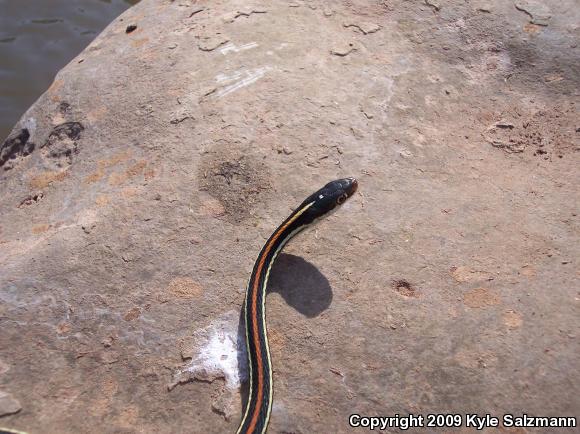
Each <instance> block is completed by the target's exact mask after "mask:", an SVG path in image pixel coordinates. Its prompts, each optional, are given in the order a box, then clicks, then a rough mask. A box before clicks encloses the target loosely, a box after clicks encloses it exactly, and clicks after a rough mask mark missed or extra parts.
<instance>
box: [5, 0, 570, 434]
mask: <svg viewBox="0 0 580 434" xmlns="http://www.w3.org/2000/svg"><path fill="white" fill-rule="evenodd" d="M545 3H546V8H549V10H550V16H551V18H550V20H549V23H543V24H548V26H547V27H546V26H537V25H534V24H530V23H529V21H530V20H529V16H528V15H526V14H525V13H523V12H522V11H520V10H518V9H516V7H514V4H513V3H511V2H504V1H499V0H496V1H487V2H485V5H483V6H482V3H481V2H479V3H478V4H471V3H470V2H464V1H459V0H456V1H447V2H420V1H415V2H409V1H388V2H382V1H380V2H379V1H376V2H374V1H363V0H357V1H354V2H353V1H349V2H322V1H295V2H286V1H274V2H264V3H254V2H250V1H229V2H225V1H212V2H210V1H197V2H193V1H187V0H179V1H168V0H164V1H151V0H149V1H147V0H144V1H142V2H141V3H140V4H138V5H137V6H135V7H133V8H131V9H130V10H128V11H127V12H126V13H125V14H123V15H122V16H121V17H119V18H118V19H117V20H115V22H113V23H112V24H111V25H110V26H109V27H108V28H107V29H106V30H105V31H104V32H103V33H102V34H101V35H100V36H99V37H98V38H97V39H96V40H95V41H94V42H93V43H92V44H91V45H90V46H89V47H87V49H86V50H85V51H84V52H82V53H81V54H80V55H79V56H78V57H77V58H76V59H74V60H73V61H72V62H71V63H70V64H69V65H68V66H67V67H66V68H64V69H63V70H62V71H61V72H60V73H59V74H58V76H57V77H56V79H55V81H54V84H53V85H52V86H51V87H50V89H49V90H48V91H47V92H46V93H45V94H44V95H43V96H42V97H41V98H40V99H39V101H38V102H37V103H36V104H34V106H33V107H31V108H30V110H29V111H28V112H27V113H26V114H25V115H24V116H23V118H22V119H21V120H20V122H19V123H18V124H17V125H16V126H15V129H14V131H13V133H12V134H11V136H10V138H9V139H8V140H7V141H6V143H5V144H4V145H3V146H2V149H1V151H0V164H1V165H2V167H1V168H0V172H1V175H0V176H1V180H0V197H1V198H2V200H1V203H0V213H1V219H0V269H1V270H2V272H1V275H0V285H1V286H0V303H1V304H0V326H1V330H2V333H0V348H2V353H1V355H0V358H1V364H0V366H3V367H5V369H2V370H1V371H0V372H1V373H0V390H2V391H3V393H5V394H7V396H10V397H11V398H10V399H12V400H13V401H14V402H17V403H18V408H20V407H21V410H20V411H19V412H18V413H16V414H12V415H7V416H4V417H2V419H1V420H0V422H1V423H0V425H5V426H11V427H15V428H19V429H26V430H28V431H30V432H32V433H41V432H42V433H46V432H49V433H79V432H95V433H97V432H98V433H103V432H111V433H112V432H147V433H154V432H156V433H157V432H159V433H175V432H233V431H235V428H236V427H237V423H238V420H239V418H240V409H241V403H242V400H243V396H245V392H244V393H240V384H243V381H244V378H245V366H244V364H243V363H241V364H239V363H238V361H243V360H244V355H243V352H240V353H238V352H237V350H236V348H237V346H238V343H239V342H238V317H239V310H240V306H241V304H242V300H243V297H244V286H245V284H246V282H247V279H248V277H249V274H250V271H251V267H252V264H253V261H254V259H255V257H256V255H257V253H258V251H259V249H260V247H261V245H262V243H263V241H264V240H265V239H266V238H267V237H268V235H269V234H270V233H271V231H272V230H273V229H274V227H275V226H276V225H277V224H278V223H279V222H281V221H282V219H284V218H285V217H286V215H287V214H288V213H289V212H290V210H291V208H292V207H294V206H296V205H297V204H298V203H300V202H301V201H302V200H303V198H304V197H306V195H308V194H310V193H311V192H312V191H314V190H315V189H317V188H319V187H320V186H321V185H323V184H324V183H326V182H327V181H328V180H331V179H333V178H337V177H341V176H357V177H358V178H359V181H360V194H358V195H357V196H356V197H355V198H354V199H352V200H351V201H349V203H348V204H347V205H345V206H344V207H343V209H341V210H340V211H339V212H338V213H336V214H335V215H334V216H332V217H329V218H328V219H326V220H325V221H324V222H322V223H321V224H319V226H318V227H317V229H316V230H314V231H311V232H310V233H306V234H302V235H300V236H299V238H298V239H296V240H295V242H293V243H292V244H291V245H290V246H288V248H287V254H286V255H283V256H282V257H281V259H280V261H279V262H280V263H279V264H278V266H277V267H275V270H274V272H273V276H272V284H271V287H272V294H270V296H269V297H268V325H269V329H270V343H271V350H272V357H273V361H274V367H275V375H274V378H275V403H274V409H273V414H272V419H271V431H270V432H296V433H299V432H301V433H306V432H346V431H349V427H348V416H349V415H350V414H351V413H355V412H356V413H360V414H364V415H383V416H388V415H394V414H395V413H401V414H405V413H409V412H411V413H415V414H417V413H421V414H426V413H434V412H446V413H461V414H463V413H465V412H476V413H479V414H485V413H491V414H492V415H496V416H500V417H501V415H503V414H504V413H506V412H515V413H521V412H525V413H527V414H531V415H573V414H574V412H577V410H578V408H580V401H579V396H580V393H579V392H580V391H579V388H578V376H577V375H575V374H574V373H576V372H578V369H579V368H580V366H579V363H578V352H577V349H578V342H577V339H578V335H577V333H578V293H577V287H576V289H575V288H574V282H576V284H577V274H576V271H575V268H577V267H575V261H577V260H578V245H579V243H578V216H577V203H578V201H579V199H580V198H579V195H578V190H577V186H575V185H574V182H573V181H574V179H575V176H577V168H578V167H579V165H578V163H579V161H578V153H577V151H578V128H579V125H578V118H577V109H576V107H575V105H574V98H575V97H577V89H578V88H579V85H580V78H579V77H580V74H578V62H577V59H578V58H579V55H580V53H579V48H578V33H577V32H575V29H576V27H575V26H577V23H578V19H579V11H578V8H574V3H575V1H574V0H564V1H548V2H545ZM576 179H577V178H576ZM11 402H12V401H11ZM12 407H14V408H13V410H16V406H12ZM12 407H11V408H12ZM9 413H13V411H12V410H11V411H10V412H9ZM410 432H425V431H424V430H416V431H412V430H411V431H410ZM490 432H491V431H490ZM494 432H495V431H494ZM497 432H499V431H497Z"/></svg>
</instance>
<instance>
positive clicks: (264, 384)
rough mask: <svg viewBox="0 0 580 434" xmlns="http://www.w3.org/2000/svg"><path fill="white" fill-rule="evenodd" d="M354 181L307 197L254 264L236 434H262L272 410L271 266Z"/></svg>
mask: <svg viewBox="0 0 580 434" xmlns="http://www.w3.org/2000/svg"><path fill="white" fill-rule="evenodd" d="M357 187H358V183H357V181H356V179H354V178H344V179H338V180H336V181H332V182H329V183H328V184H326V185H325V186H324V187H322V188H321V189H320V190H318V191H317V192H315V193H313V194H311V195H310V196H308V197H307V198H306V199H305V200H304V202H302V204H300V206H298V207H297V208H296V210H294V212H292V213H291V214H290V216H288V218H286V220H284V222H283V223H282V224H281V225H280V226H279V227H278V228H277V229H276V230H275V231H274V233H273V234H272V235H271V236H270V238H269V239H268V241H266V244H265V245H264V247H262V250H261V251H260V254H259V255H258V258H257V259H256V262H255V264H254V268H253V271H252V275H251V276H250V280H249V282H248V287H247V290H246V298H245V302H244V319H245V331H246V348H247V353H248V368H249V373H250V382H249V384H250V390H249V396H248V401H247V404H246V407H245V410H244V413H243V417H242V420H241V422H240V425H239V428H238V431H237V433H238V434H254V433H260V434H262V433H264V432H266V429H267V427H268V422H269V420H270V412H271V410H272V391H273V390H272V386H273V384H272V383H273V382H272V361H271V358H270V351H269V348H268V335H267V329H266V312H265V306H264V304H265V300H266V288H267V285H268V277H269V275H270V269H271V268H272V264H273V263H274V261H275V260H276V257H277V256H278V254H279V253H280V251H281V250H282V249H283V248H284V246H285V245H286V243H287V242H288V241H290V239H292V237H294V236H295V235H296V234H298V233H299V232H300V231H302V230H303V229H305V228H306V227H308V226H310V225H311V224H312V223H314V222H315V221H316V220H317V219H319V218H321V217H324V216H326V215H327V214H329V213H330V212H331V211H333V210H334V209H335V208H337V207H338V206H339V205H342V204H343V203H344V202H345V201H346V200H347V199H348V198H349V197H350V196H352V195H353V194H354V192H355V191H356V189H357Z"/></svg>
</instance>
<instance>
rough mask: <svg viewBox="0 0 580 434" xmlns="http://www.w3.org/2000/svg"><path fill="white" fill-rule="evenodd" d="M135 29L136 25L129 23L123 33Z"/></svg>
mask: <svg viewBox="0 0 580 434" xmlns="http://www.w3.org/2000/svg"><path fill="white" fill-rule="evenodd" d="M135 30H137V26H136V25H135V24H130V25H128V26H127V28H126V29H125V33H131V32H133V31H135Z"/></svg>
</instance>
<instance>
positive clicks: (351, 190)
mask: <svg viewBox="0 0 580 434" xmlns="http://www.w3.org/2000/svg"><path fill="white" fill-rule="evenodd" d="M344 182H345V183H346V185H345V192H346V194H347V195H348V197H351V196H352V195H353V194H355V192H356V191H357V190H358V181H357V180H356V178H353V177H350V178H345V179H344Z"/></svg>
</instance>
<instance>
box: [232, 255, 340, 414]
mask: <svg viewBox="0 0 580 434" xmlns="http://www.w3.org/2000/svg"><path fill="white" fill-rule="evenodd" d="M267 290H268V294H270V293H272V292H275V293H278V294H280V295H281V296H282V298H283V299H284V300H285V301H286V303H287V304H288V305H290V306H292V307H293V308H294V309H296V310H297V311H298V312H300V313H301V314H302V315H304V316H306V317H308V318H314V317H316V316H318V315H320V314H321V313H322V312H324V311H325V310H326V309H328V307H329V306H330V304H331V303H332V288H331V287H330V283H329V282H328V279H327V278H326V277H324V275H323V274H322V273H321V272H320V271H318V268H316V266H314V265H313V264H311V263H310V262H308V261H306V260H304V259H303V258H301V257H300V256H295V255H290V254H288V253H281V254H280V255H279V256H278V258H277V259H276V262H275V263H274V265H273V266H272V271H271V272H270V279H269V280H268V288H267ZM266 310H267V308H266ZM245 339H246V331H245V321H244V311H243V309H241V311H240V320H239V322H238V342H237V350H238V351H237V356H238V369H239V370H240V372H239V375H240V378H245V381H244V382H243V383H242V387H241V390H240V392H241V396H242V411H243V409H245V408H246V403H247V402H248V394H249V378H248V375H249V374H248V373H247V372H248V371H247V369H248V367H247V354H246V341H245Z"/></svg>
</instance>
